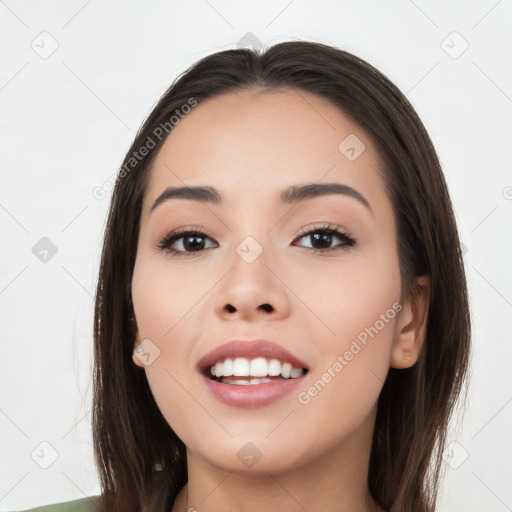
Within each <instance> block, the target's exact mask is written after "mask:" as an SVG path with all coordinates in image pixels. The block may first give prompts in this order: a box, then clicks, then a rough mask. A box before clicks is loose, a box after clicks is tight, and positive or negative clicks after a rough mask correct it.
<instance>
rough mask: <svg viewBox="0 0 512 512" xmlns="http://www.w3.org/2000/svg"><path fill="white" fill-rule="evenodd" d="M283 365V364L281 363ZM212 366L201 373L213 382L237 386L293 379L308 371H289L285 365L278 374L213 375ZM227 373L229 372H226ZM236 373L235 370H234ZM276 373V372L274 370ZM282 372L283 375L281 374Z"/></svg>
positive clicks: (297, 369) (300, 369)
mask: <svg viewBox="0 0 512 512" xmlns="http://www.w3.org/2000/svg"><path fill="white" fill-rule="evenodd" d="M283 366H284V365H283ZM214 368H215V367H214V366H213V367H208V368H206V369H205V370H204V371H203V374H204V375H205V376H206V377H207V378H209V379H210V380H213V381H215V382H220V383H222V384H232V385H238V386H250V385H257V384H267V383H270V382H277V381H283V380H293V379H297V378H299V377H302V376H304V375H306V373H307V372H308V371H309V369H308V368H293V369H292V370H293V371H291V370H290V369H287V368H286V367H285V368H284V370H283V371H282V372H280V374H279V375H270V374H269V373H267V375H265V376H255V375H229V376H224V375H220V376H217V375H214V373H212V370H213V371H214ZM228 373H229V372H228ZM235 373H236V372H235ZM274 373H276V372H274ZM283 373H284V375H283Z"/></svg>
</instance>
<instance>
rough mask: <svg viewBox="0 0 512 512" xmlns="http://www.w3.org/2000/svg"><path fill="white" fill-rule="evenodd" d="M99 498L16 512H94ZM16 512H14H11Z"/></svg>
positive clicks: (94, 497)
mask: <svg viewBox="0 0 512 512" xmlns="http://www.w3.org/2000/svg"><path fill="white" fill-rule="evenodd" d="M98 498H99V496H88V497H87V498H81V499H78V500H72V501H65V502H62V503H53V504H50V505H42V506H40V507H37V508H31V509H27V510H20V511H18V512H96V511H97V510H99V509H98V501H97V500H98ZM11 512H16V511H14V510H13V511H11Z"/></svg>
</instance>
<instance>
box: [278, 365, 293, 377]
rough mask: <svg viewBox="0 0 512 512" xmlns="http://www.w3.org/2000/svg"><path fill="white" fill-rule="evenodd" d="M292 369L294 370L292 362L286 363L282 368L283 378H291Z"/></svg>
mask: <svg viewBox="0 0 512 512" xmlns="http://www.w3.org/2000/svg"><path fill="white" fill-rule="evenodd" d="M291 371H292V365H291V364H290V363H284V364H283V368H282V370H281V375H282V376H283V378H285V379H289V378H290V372H291Z"/></svg>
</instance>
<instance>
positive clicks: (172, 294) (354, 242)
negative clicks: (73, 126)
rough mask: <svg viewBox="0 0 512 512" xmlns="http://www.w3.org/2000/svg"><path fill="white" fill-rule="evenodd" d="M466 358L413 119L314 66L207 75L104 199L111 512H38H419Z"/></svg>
mask: <svg viewBox="0 0 512 512" xmlns="http://www.w3.org/2000/svg"><path fill="white" fill-rule="evenodd" d="M469 351H470V318H469V308H468V298H467V290H466V280H465V275H464V268H463V262H462V254H461V247H460V242H459V237H458V233H457V227H456V222H455V219H454V214H453V210H452V205H451V201H450V198H449V194H448V190H447V186H446V183H445V180H444V177H443V174H442V170H441V167H440V164H439V161H438V158H437V156H436V153H435V150H434V148H433V146H432V143H431V141H430V138H429V136H428V134H427V133H426V131H425V129H424V127H423V125H422V123H421V121H420V119H419V118H418V116H417V114H416V113H415V111H414V110H413V108H412V106H411V105H410V104H409V102H408V101H407V99H406V98H405V97H404V95H403V94H402V93H401V92H400V91H399V90H398V89H397V88H396V87H395V86H394V85H393V84H392V83H391V82H390V81H389V79H387V78H386V77H385V76H384V75H383V74H382V73H380V72H379V71H377V70H376V69H375V68H373V67H372V66H371V65H369V64H368V63H366V62H364V61H362V60H361V59H359V58H357V57H355V56H353V55H351V54H349V53H347V52H344V51H342V50H339V49H336V48H333V47H330V46H327V45H322V44H318V43H310V42H287V43H281V44H277V45H275V46H273V47H270V48H269V49H267V50H266V51H265V52H263V53H261V54H258V53H256V52H253V51H251V50H247V49H238V50H229V51H223V52H219V53H216V54H213V55H210V56H208V57H206V58H204V59H202V60H201V61H199V62H197V63H196V64H195V65H194V66H192V67H191V68H190V69H189V70H188V71H187V72H186V73H184V74H183V75H182V76H180V77H179V78H178V79H177V80H176V81H175V82H174V83H173V85H172V86H171V87H170V88H169V90H168V91H167V92H166V93H165V94H164V96H163V97H162V98H161V100H160V101H159V103H158V104H157V105H156V106H155V108H154V109H153V111H152V112H151V114H150V115H149V117H148V119H147V120H146V121H145V122H144V124H143V126H142V127H141V129H140V130H139V132H138V134H137V136H136V138H135V141H134V142H133V144H132V147H131V148H130V150H129V152H128V154H127V155H126V158H125V161H124V163H123V166H122V168H121V170H120V172H119V174H118V177H117V181H116V185H115V189H114V192H113V197H112V203H111V207H110V212H109V217H108V221H107V227H106V231H105V239H104V246H103V252H102V260H101V267H100V272H99V279H98V288H97V294H96V304H95V373H94V409H93V437H94V448H95V456H96V462H97V466H98V471H99V475H100V480H101V486H102V494H101V497H100V496H98V497H91V498H85V499H83V500H77V501H74V502H70V503H69V502H68V503H66V504H57V505H53V506H51V507H54V508H51V507H50V508H46V509H44V510H47V511H59V510H68V509H67V508H66V509H65V508H63V507H65V506H68V507H70V508H69V510H76V511H79V510H101V511H108V512H128V511H133V512H135V511H141V512H142V511H148V512H149V511H151V512H153V511H162V512H164V511H165V512H169V511H171V512H181V511H194V510H196V511H198V512H210V511H213V510H224V511H227V510H238V511H253V510H254V511H256V510H280V511H298V510H309V511H314V510H322V511H351V512H358V511H361V512H362V511H365V512H369V511H381V512H382V511H386V512H399V511H400V512H405V511H414V512H424V511H425V512H426V511H433V510H434V508H435V503H436V493H437V490H438V485H439V481H440V478H441V470H442V455H443V449H444V444H445V437H446V433H447V426H448V421H449V419H450V417H451V414H452V411H453V408H454V404H455V401H456V399H457V398H458V397H459V396H460V395H461V394H462V391H463V389H464V383H465V381H466V378H467V373H468V365H469ZM36 510H39V509H36ZM41 510H43V509H41Z"/></svg>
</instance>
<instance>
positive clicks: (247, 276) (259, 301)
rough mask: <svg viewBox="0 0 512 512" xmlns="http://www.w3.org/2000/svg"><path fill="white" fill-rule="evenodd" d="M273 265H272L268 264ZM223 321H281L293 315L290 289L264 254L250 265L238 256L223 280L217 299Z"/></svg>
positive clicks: (218, 310)
mask: <svg viewBox="0 0 512 512" xmlns="http://www.w3.org/2000/svg"><path fill="white" fill-rule="evenodd" d="M269 263H270V265H269ZM215 309H216V313H217V314H218V315H219V316H221V317H222V318H223V319H224V320H235V319H238V320H244V321H254V320H257V319H260V318H265V319H272V320H277V319H282V318H284V317H285V316H287V315H288V314H289V312H290V304H289V297H288V294H287V287H286V285H285V284H284V283H283V281H282V280H281V279H280V277H279V271H278V270H277V269H276V268H272V264H271V262H269V261H268V258H266V255H265V251H263V252H262V253H261V254H260V255H259V256H258V258H256V259H255V260H254V261H252V262H251V263H249V262H247V261H246V260H244V258H242V257H240V256H239V255H238V254H236V255H235V257H234V258H233V260H232V265H231V268H230V270H229V272H228V273H227V275H226V276H225V278H224V279H223V280H222V281H221V283H220V284H219V288H218V295H217V297H216V300H215Z"/></svg>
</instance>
